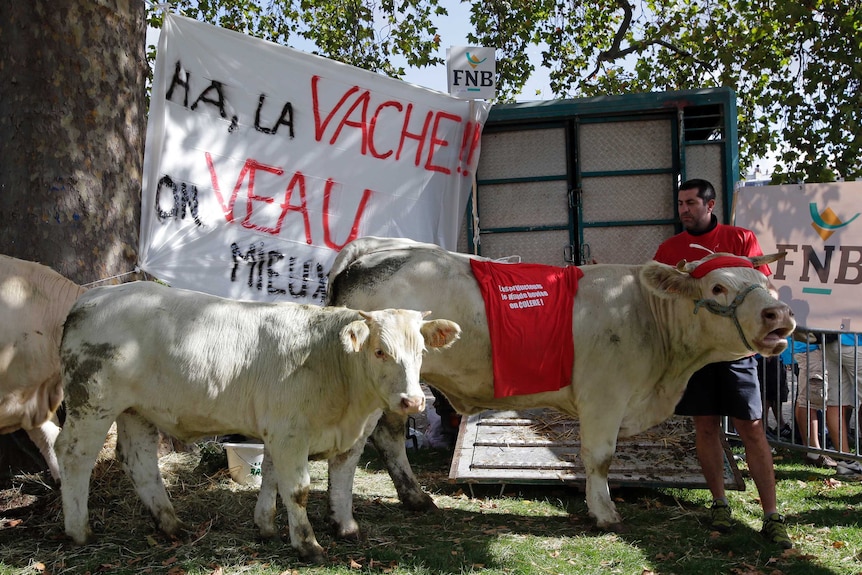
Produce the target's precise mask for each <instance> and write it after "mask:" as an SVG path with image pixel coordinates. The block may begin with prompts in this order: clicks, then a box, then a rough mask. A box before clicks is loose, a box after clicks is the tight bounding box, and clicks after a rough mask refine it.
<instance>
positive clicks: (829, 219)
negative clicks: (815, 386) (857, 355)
mask: <svg viewBox="0 0 862 575" xmlns="http://www.w3.org/2000/svg"><path fill="white" fill-rule="evenodd" d="M734 204H735V206H736V209H735V223H736V225H738V226H742V227H744V228H748V229H750V230H751V231H753V232H754V233H755V234H756V235H757V238H758V241H759V242H760V246H761V247H762V248H763V251H764V253H774V252H786V254H787V256H786V257H785V258H784V259H783V260H780V261H777V262H775V263H774V264H771V265H770V267H771V268H772V271H773V275H772V277H771V278H770V279H771V280H772V283H773V284H774V285H775V287H776V288H778V297H779V299H781V301H783V302H785V303H787V305H789V306H790V307H791V309H793V313H794V314H795V315H796V320H797V323H798V324H799V325H800V326H801V327H804V328H808V329H813V330H825V331H847V332H851V333H855V332H859V331H862V306H860V305H859V301H860V299H862V218H860V217H859V216H860V214H862V182H830V183H825V184H792V185H786V186H758V187H754V186H752V187H742V188H739V189H738V190H737V192H736V201H735V202H734Z"/></svg>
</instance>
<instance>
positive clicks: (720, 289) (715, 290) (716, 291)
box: [712, 284, 727, 295]
mask: <svg viewBox="0 0 862 575" xmlns="http://www.w3.org/2000/svg"><path fill="white" fill-rule="evenodd" d="M724 293H727V290H726V289H724V286H723V285H720V284H715V285H714V286H712V295H721V294H724Z"/></svg>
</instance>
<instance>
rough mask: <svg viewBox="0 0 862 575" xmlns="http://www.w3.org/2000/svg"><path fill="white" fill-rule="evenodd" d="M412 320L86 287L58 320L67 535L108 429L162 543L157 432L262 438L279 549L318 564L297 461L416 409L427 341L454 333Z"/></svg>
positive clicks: (81, 536)
mask: <svg viewBox="0 0 862 575" xmlns="http://www.w3.org/2000/svg"><path fill="white" fill-rule="evenodd" d="M422 318H423V314H422V313H420V312H418V311H406V310H392V309H386V310H381V311H372V312H368V313H366V312H362V311H355V310H350V309H344V308H320V307H317V306H310V305H299V304H293V303H254V302H239V301H233V300H226V299H222V298H218V297H214V296H210V295H205V294H201V293H197V292H192V291H186V290H180V289H172V288H168V287H165V286H161V285H159V284H156V283H154V282H133V283H128V284H124V285H120V286H111V287H103V288H93V289H91V290H89V291H88V292H87V293H86V294H85V295H83V296H82V297H81V298H80V299H79V300H78V302H77V303H76V304H75V306H74V307H73V308H72V310H71V312H69V316H68V318H67V320H66V327H65V331H64V334H63V342H62V346H61V350H60V357H61V365H62V373H63V380H64V384H65V387H66V411H67V415H66V421H65V424H64V426H63V429H62V430H61V432H60V435H59V437H58V438H57V456H58V459H59V463H60V475H61V479H62V484H63V489H62V497H63V514H64V518H65V529H66V534H67V535H69V537H71V538H72V539H73V540H74V541H75V542H76V543H78V544H84V543H86V542H87V541H88V540H89V539H90V538H91V536H92V532H91V530H90V527H89V522H88V517H87V515H88V512H87V499H88V493H89V479H90V473H91V470H92V468H93V463H94V461H95V460H96V456H97V455H98V453H99V450H100V449H101V447H102V444H103V443H104V441H105V436H106V434H107V432H108V429H109V427H110V426H111V423H112V422H113V421H115V420H116V422H117V458H118V459H119V460H120V461H121V463H122V465H123V467H124V469H125V470H126V473H127V474H128V475H129V478H130V479H131V480H132V483H133V484H134V485H135V489H136V491H137V493H138V495H139V496H140V497H141V499H142V501H143V503H144V504H145V505H146V507H147V508H148V509H149V510H150V511H151V512H152V514H153V516H154V517H155V519H156V522H157V523H158V525H159V528H160V529H161V530H162V531H163V532H164V533H166V534H169V535H176V534H177V533H178V532H179V531H180V530H181V529H182V525H181V523H180V521H179V519H178V518H177V516H176V514H175V513H174V509H173V506H172V505H171V503H170V501H169V500H168V497H167V493H166V492H165V487H164V484H163V482H162V479H161V475H160V474H159V469H158V462H157V447H158V437H159V435H158V432H157V428H159V429H161V430H164V431H167V432H168V433H170V434H171V435H173V436H176V437H178V438H180V439H183V440H187V441H190V440H194V439H197V438H200V437H202V436H207V435H218V434H231V433H238V434H243V435H248V436H253V437H258V438H260V439H262V440H263V443H264V445H265V446H266V450H267V453H268V454H269V455H270V456H271V460H272V462H271V463H272V466H273V468H274V471H275V473H274V475H275V477H276V478H277V479H276V480H277V484H278V491H279V492H280V493H281V494H282V500H283V501H284V504H285V506H286V507H287V512H288V519H289V523H290V541H291V544H292V545H293V547H294V548H296V550H297V551H298V552H299V553H300V555H301V556H302V557H304V558H306V559H308V560H311V561H315V562H319V561H321V560H322V559H323V557H324V552H323V549H322V548H321V547H320V545H319V544H318V543H317V540H316V539H315V536H314V532H313V530H312V528H311V524H310V523H309V522H308V518H307V515H306V501H307V497H308V489H309V476H308V459H309V458H323V457H330V456H332V455H333V454H336V453H340V452H343V451H346V450H348V449H349V448H350V447H351V446H352V445H353V443H354V442H355V441H356V439H357V438H358V437H359V435H360V434H361V433H362V430H363V427H364V425H365V423H366V420H367V419H368V418H369V416H370V415H372V413H374V414H375V416H377V415H379V410H381V409H383V408H385V409H388V410H390V411H393V412H396V413H400V414H404V415H405V416H406V414H407V413H413V412H417V411H420V410H422V409H423V408H424V404H425V395H424V393H423V391H422V389H421V387H420V385H419V368H420V364H421V361H422V355H423V352H424V350H425V348H426V345H427V346H429V347H433V348H444V347H447V346H448V345H450V344H451V343H452V342H454V341H455V340H456V339H457V338H458V336H459V333H460V328H459V327H458V325H457V324H455V323H453V322H451V321H447V320H434V321H423V319H422ZM271 475H272V474H271ZM273 499H274V497H273ZM255 522H256V523H257V524H258V526H259V527H261V532H262V533H264V534H267V535H274V534H275V533H276V531H275V528H274V525H273V524H272V523H273V522H274V514H270V513H269V510H268V509H263V508H261V506H260V505H258V507H257V508H256V509H255Z"/></svg>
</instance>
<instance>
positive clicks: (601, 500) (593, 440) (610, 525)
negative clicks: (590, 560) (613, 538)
mask: <svg viewBox="0 0 862 575" xmlns="http://www.w3.org/2000/svg"><path fill="white" fill-rule="evenodd" d="M596 411H597V412H598V411H599V410H596ZM603 418H606V419H603ZM614 421H617V423H616V424H614V423H613V422H614ZM580 427H581V461H583V463H584V469H585V472H586V476H587V486H586V499H587V509H589V512H590V516H591V517H593V518H594V519H595V520H596V525H597V526H598V527H599V528H600V529H607V530H609V531H622V528H623V525H622V518H621V517H620V514H619V513H618V512H617V508H616V506H615V505H614V502H613V500H612V499H611V491H610V487H609V486H608V470H609V469H610V466H611V460H612V459H613V457H614V452H615V451H616V447H617V435H618V434H619V420H618V419H617V418H614V417H613V415H612V414H611V413H608V412H602V413H601V415H599V414H598V413H596V414H595V415H587V416H586V417H584V416H581V418H580Z"/></svg>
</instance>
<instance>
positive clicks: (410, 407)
mask: <svg viewBox="0 0 862 575" xmlns="http://www.w3.org/2000/svg"><path fill="white" fill-rule="evenodd" d="M400 407H401V411H402V413H405V414H409V413H421V412H423V411H425V395H424V394H423V395H419V396H415V395H410V396H405V397H402V398H401V405H400Z"/></svg>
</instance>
